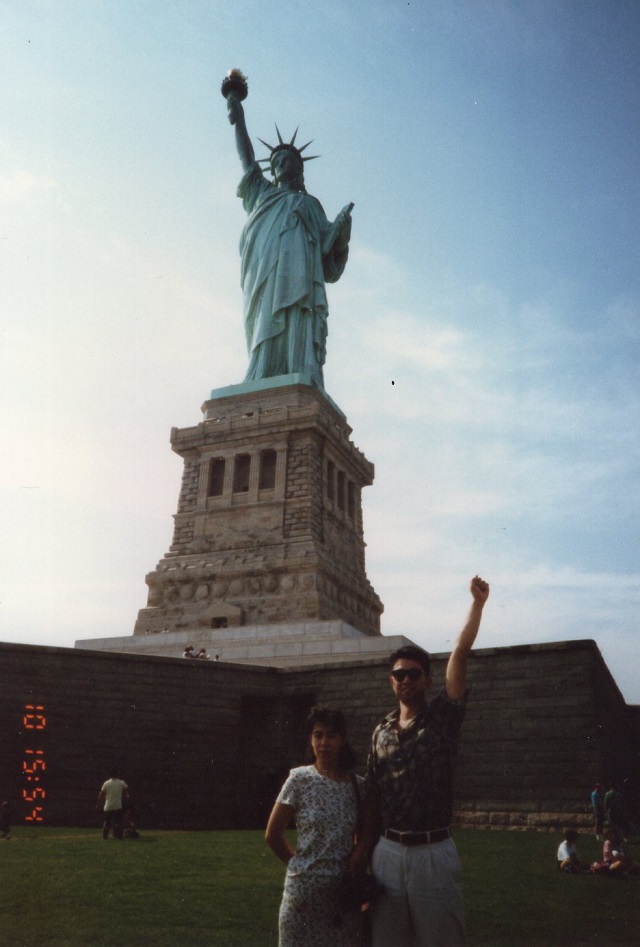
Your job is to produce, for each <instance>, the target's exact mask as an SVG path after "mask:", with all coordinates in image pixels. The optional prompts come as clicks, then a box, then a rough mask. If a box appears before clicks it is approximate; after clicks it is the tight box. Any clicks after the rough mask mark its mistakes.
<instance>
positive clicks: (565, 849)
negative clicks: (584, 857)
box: [557, 829, 589, 875]
mask: <svg viewBox="0 0 640 947" xmlns="http://www.w3.org/2000/svg"><path fill="white" fill-rule="evenodd" d="M563 834H564V842H561V843H560V846H559V848H558V855H557V858H558V869H559V870H560V871H566V872H568V874H570V875H579V874H580V873H581V872H584V871H589V865H586V864H585V863H584V862H581V861H580V859H579V858H578V849H577V846H576V840H577V838H578V833H577V832H576V830H575V829H565V830H564V833H563Z"/></svg>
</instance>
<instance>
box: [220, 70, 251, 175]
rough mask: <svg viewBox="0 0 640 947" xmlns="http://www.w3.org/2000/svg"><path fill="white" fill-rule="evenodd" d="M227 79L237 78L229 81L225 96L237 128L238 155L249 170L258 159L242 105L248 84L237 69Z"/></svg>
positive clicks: (228, 110)
mask: <svg viewBox="0 0 640 947" xmlns="http://www.w3.org/2000/svg"><path fill="white" fill-rule="evenodd" d="M232 74H235V75H232ZM227 79H228V80H232V79H235V82H233V81H231V82H228V88H227V92H226V95H225V98H226V100H227V112H228V115H229V121H230V123H231V124H232V125H233V126H234V127H235V130H236V148H237V149H238V155H239V157H240V161H241V162H242V167H243V169H244V170H245V171H248V170H249V168H250V167H251V165H252V164H253V162H254V161H255V160H256V158H255V153H254V150H253V145H252V144H251V139H250V138H249V133H248V131H247V123H246V122H245V119H244V109H243V107H242V99H244V98H246V95H247V91H248V87H247V85H246V79H245V78H244V76H243V75H242V73H241V72H240V71H239V70H237V69H232V70H231V73H230V74H229V76H227ZM243 83H244V84H243ZM223 89H224V84H223ZM243 92H244V94H243ZM223 94H224V92H223Z"/></svg>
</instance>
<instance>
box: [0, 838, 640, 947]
mask: <svg viewBox="0 0 640 947" xmlns="http://www.w3.org/2000/svg"><path fill="white" fill-rule="evenodd" d="M456 842H457V844H458V848H459V850H460V854H461V857H462V860H463V864H464V871H465V896H466V904H467V927H468V933H469V944H470V947H473V945H476V944H478V945H481V944H482V945H496V947H498V945H505V947H506V945H510V947H513V945H526V944H531V945H556V944H557V945H564V944H571V945H580V944H596V945H603V947H604V945H605V944H606V945H608V944H610V943H613V944H615V945H631V944H638V943H640V933H639V932H640V876H638V877H633V878H626V879H622V880H614V879H609V878H602V877H595V876H584V877H583V876H571V875H563V874H560V873H559V872H558V871H557V870H556V869H555V851H556V848H557V846H558V844H559V842H560V836H559V835H554V834H548V835H547V834H538V833H528V832H473V831H464V832H462V831H460V832H458V833H457V835H456ZM598 849H599V846H597V844H596V842H595V839H592V838H590V837H584V838H582V839H581V840H580V846H579V850H580V855H581V857H582V858H585V859H587V860H593V859H595V858H596V857H597V855H598ZM636 852H637V847H636ZM283 872H284V869H283V866H281V865H280V863H279V862H278V861H277V860H276V859H275V857H274V856H273V855H271V853H270V852H268V851H267V849H266V848H265V846H264V842H263V841H262V833H261V832H144V831H143V833H142V837H141V838H140V839H139V840H137V841H126V840H125V841H122V842H116V841H114V840H109V841H108V842H103V841H102V839H101V838H100V834H99V831H91V830H87V829H47V828H39V829H33V828H29V829H26V828H23V829H21V828H18V829H16V830H14V833H13V838H12V839H11V840H10V841H0V891H1V899H0V905H1V906H0V944H1V945H2V947H145V945H154V947H169V945H171V947H189V945H191V947H195V945H199V947H200V945H202V947H204V945H207V947H208V945H214V947H216V945H219V947H241V945H242V947H275V945H276V944H277V910H278V902H279V898H280V890H281V885H282V878H283ZM301 947H303V945H301Z"/></svg>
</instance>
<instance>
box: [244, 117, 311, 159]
mask: <svg viewBox="0 0 640 947" xmlns="http://www.w3.org/2000/svg"><path fill="white" fill-rule="evenodd" d="M276 132H277V135H278V144H277V145H270V144H269V142H267V141H263V139H262V138H259V139H258V141H261V142H262V144H263V145H264V146H265V148H268V149H269V151H270V152H271V153H270V155H269V157H268V158H259V159H258V160H259V161H260V163H261V164H270V163H271V162H272V161H273V156H274V155H275V154H277V153H278V152H279V151H291V152H292V153H293V154H294V155H297V156H298V158H299V160H300V161H313V159H314V158H319V157H320V155H307V156H306V157H305V156H304V155H303V154H302V152H303V151H304V150H305V148H308V147H309V145H310V144H311V141H313V138H312V139H311V141H308V142H307V143H306V145H303V146H302V147H301V148H296V145H295V140H296V135H297V134H298V129H297V128H296V130H295V131H294V133H293V138H292V139H291V141H285V140H284V138H283V137H282V135H281V134H280V129H279V128H278V126H277V125H276Z"/></svg>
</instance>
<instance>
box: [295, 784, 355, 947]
mask: <svg viewBox="0 0 640 947" xmlns="http://www.w3.org/2000/svg"><path fill="white" fill-rule="evenodd" d="M356 778H357V779H358V780H359V783H362V780H361V779H360V777H356ZM277 801H278V802H279V803H282V804H283V805H286V806H291V807H292V808H293V810H294V812H295V820H296V827H297V830H298V844H297V849H296V853H295V855H294V856H293V858H292V859H291V860H290V862H289V864H288V866H287V874H286V877H285V883H284V892H283V896H282V903H281V905H280V917H279V927H280V947H353V945H357V944H359V943H360V940H359V918H358V916H357V915H354V914H353V913H351V912H344V911H342V910H341V908H340V887H341V883H342V878H343V875H344V871H345V867H346V862H347V859H348V857H349V855H350V854H351V851H352V848H353V836H354V832H355V828H356V822H357V819H358V803H357V800H356V794H355V790H354V786H353V782H352V781H351V779H349V780H347V781H345V782H337V781H336V780H333V779H329V778H327V777H326V776H322V775H321V774H320V773H319V772H318V770H317V769H316V768H315V766H300V767H298V768H297V769H293V770H291V773H290V774H289V778H288V779H287V781H286V782H285V784H284V786H283V787H282V789H281V791H280V794H279V796H278V799H277Z"/></svg>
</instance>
